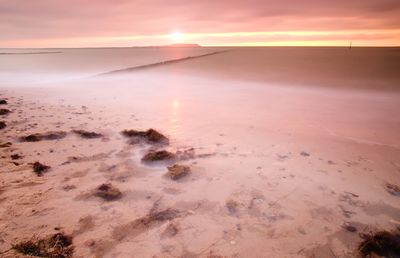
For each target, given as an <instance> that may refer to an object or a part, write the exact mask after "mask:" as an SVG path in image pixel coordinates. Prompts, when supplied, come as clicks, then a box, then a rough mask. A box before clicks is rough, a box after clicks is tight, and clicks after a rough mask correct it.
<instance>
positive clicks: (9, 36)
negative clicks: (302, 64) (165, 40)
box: [0, 0, 400, 46]
mask: <svg viewBox="0 0 400 258" xmlns="http://www.w3.org/2000/svg"><path fill="white" fill-rule="evenodd" d="M398 17H400V1H398V0H353V1H349V0H336V1H331V0H303V1H292V0H279V1H273V0H247V1H244V0H240V1H239V0H220V1H215V0H203V1H189V0H186V1H185V0H170V1H165V0H134V1H129V0H69V1H62V0H30V1H26V0H0V31H1V33H0V41H1V40H3V41H6V42H8V43H10V42H13V41H14V42H16V43H17V42H22V41H24V42H29V40H33V41H38V40H45V39H46V40H49V39H61V38H91V37H98V38H99V37H117V36H134V35H153V34H168V33H169V32H171V31H173V30H176V29H180V30H182V31H184V32H189V33H212V32H218V33H223V32H243V31H304V30H307V31H311V30H315V31H337V30H379V29H386V30H387V29H399V28H400V19H398ZM1 44H2V43H1V42H0V46H1ZM144 44H145V42H144Z"/></svg>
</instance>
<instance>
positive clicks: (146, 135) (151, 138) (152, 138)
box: [121, 129, 169, 144]
mask: <svg viewBox="0 0 400 258" xmlns="http://www.w3.org/2000/svg"><path fill="white" fill-rule="evenodd" d="M121 133H122V135H124V136H125V137H129V138H132V139H133V140H136V142H138V141H140V140H145V141H147V142H148V143H152V144H154V143H160V144H168V143H169V140H168V138H167V137H166V136H164V135H163V134H161V133H159V132H157V131H156V130H154V129H149V130H147V131H137V130H124V131H122V132H121ZM136 142H134V143H136Z"/></svg>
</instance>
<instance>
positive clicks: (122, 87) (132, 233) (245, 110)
mask: <svg viewBox="0 0 400 258" xmlns="http://www.w3.org/2000/svg"><path fill="white" fill-rule="evenodd" d="M32 51H33V52H34V51H37V52H38V53H36V54H31V53H32ZM0 52H4V53H8V54H7V55H0V68H1V72H0V99H2V100H5V103H4V104H2V105H0V109H2V110H3V109H4V110H6V109H7V110H9V113H7V112H6V111H4V114H2V115H0V121H3V122H4V126H5V127H4V128H3V129H0V154H1V155H0V156H1V167H0V232H2V234H1V235H0V257H27V256H24V255H23V254H21V253H20V252H18V251H17V250H15V249H13V248H12V247H13V245H15V244H16V243H19V242H21V241H26V240H29V239H32V238H43V237H46V236H49V235H52V234H55V233H60V232H62V233H63V234H64V233H65V234H67V235H69V236H71V237H72V246H73V257H82V258H83V257H185V258H189V257H213V258H217V257H357V256H358V255H359V254H358V250H357V248H358V246H359V243H360V242H361V241H362V238H361V236H362V234H368V233H370V232H375V231H377V230H393V229H396V227H399V226H400V188H399V186H400V133H399V132H400V116H399V111H400V88H399V85H400V74H399V73H398V68H399V66H398V64H399V62H400V51H399V49H398V48H353V49H352V50H348V49H347V48H170V49H168V48H120V49H119V48H115V49H47V50H43V49H41V50H18V51H16V50H12V49H8V50H4V49H3V50H1V51H0ZM45 52H49V53H45ZM10 53H11V54H10ZM12 53H14V54H12ZM16 53H19V54H16ZM23 53H25V54H23ZM196 57H197V58H196ZM115 71H117V72H115ZM149 129H154V130H155V131H156V132H158V133H160V135H159V134H156V133H153V131H148V130H149ZM79 130H81V131H79ZM124 130H134V131H131V133H130V134H127V133H125V134H124V133H122V132H123V131H124ZM35 134H36V135H35ZM32 135H33V136H32ZM162 136H165V137H166V138H167V139H165V138H163V137H162ZM160 139H161V140H160ZM163 150H165V151H168V152H164V153H159V155H160V156H157V158H152V157H150V158H149V160H146V159H145V160H143V157H144V156H145V155H146V154H148V153H153V154H154V153H155V152H156V151H163ZM153 159H160V160H156V161H154V160H153ZM35 162H39V163H40V164H42V165H43V166H44V167H40V166H39V169H38V170H37V171H36V172H35V171H34V170H35V166H34V163H35ZM174 164H177V165H179V166H182V167H178V168H187V169H188V170H189V171H186V170H185V173H183V174H182V175H180V174H179V175H178V176H177V177H173V176H171V173H168V172H171V171H172V170H173V169H175V168H172V166H173V165H174ZM46 166H48V167H46ZM37 168H38V167H37ZM168 168H170V169H168ZM38 171H39V172H38ZM173 171H174V173H175V172H176V171H175V170H173ZM396 187H397V188H396ZM104 189H106V190H105V191H104ZM108 190H110V191H109V192H107V191H108ZM110 193H111V194H110ZM249 254H251V255H249Z"/></svg>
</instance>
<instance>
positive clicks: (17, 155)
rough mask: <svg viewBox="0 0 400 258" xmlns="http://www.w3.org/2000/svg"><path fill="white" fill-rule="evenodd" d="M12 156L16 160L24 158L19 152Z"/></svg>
mask: <svg viewBox="0 0 400 258" xmlns="http://www.w3.org/2000/svg"><path fill="white" fill-rule="evenodd" d="M10 157H11V159H12V160H16V159H20V158H22V156H21V155H19V154H12V155H11V156H10Z"/></svg>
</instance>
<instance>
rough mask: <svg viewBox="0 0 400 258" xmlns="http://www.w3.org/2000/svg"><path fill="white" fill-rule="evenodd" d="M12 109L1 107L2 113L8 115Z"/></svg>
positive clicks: (0, 112)
mask: <svg viewBox="0 0 400 258" xmlns="http://www.w3.org/2000/svg"><path fill="white" fill-rule="evenodd" d="M10 112H11V111H10V110H9V109H6V108H1V109H0V115H2V116H3V115H8V114H9V113H10Z"/></svg>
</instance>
